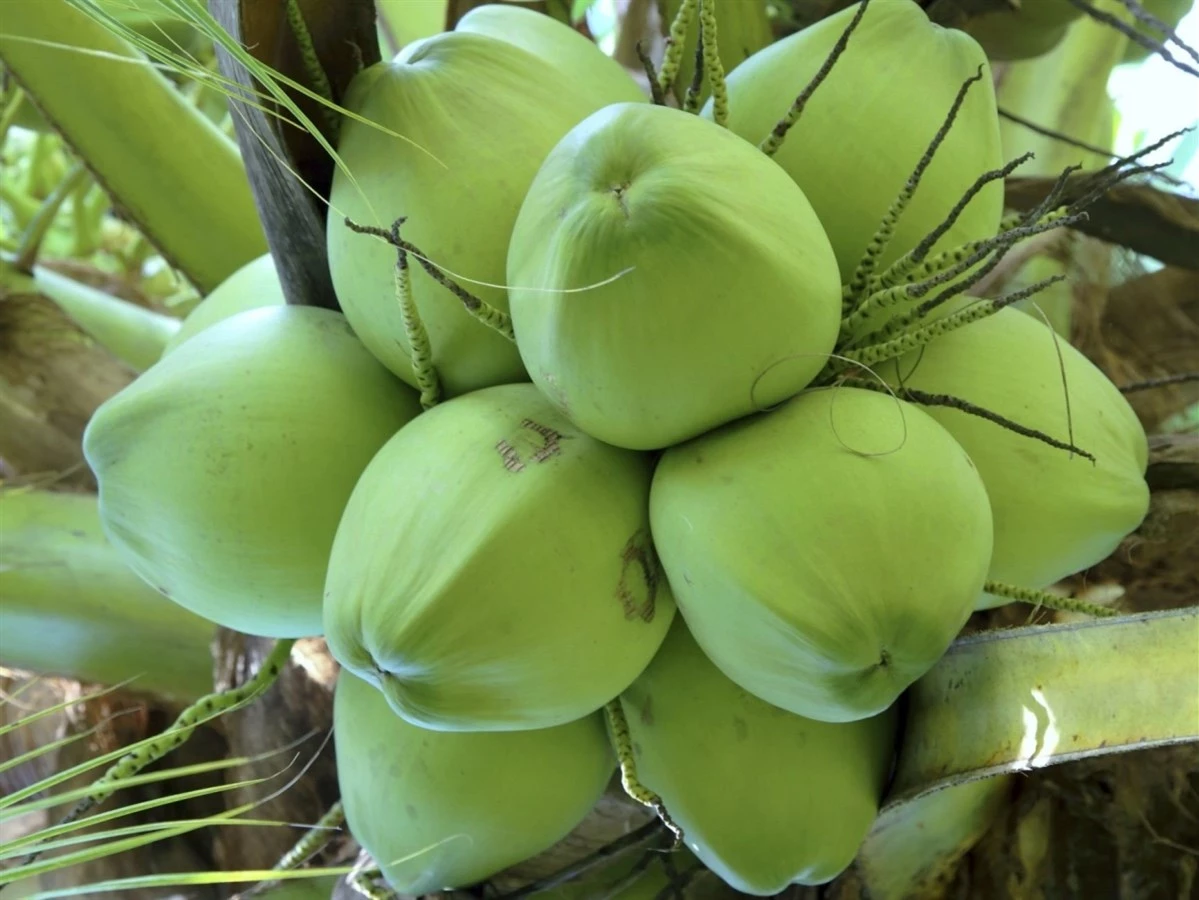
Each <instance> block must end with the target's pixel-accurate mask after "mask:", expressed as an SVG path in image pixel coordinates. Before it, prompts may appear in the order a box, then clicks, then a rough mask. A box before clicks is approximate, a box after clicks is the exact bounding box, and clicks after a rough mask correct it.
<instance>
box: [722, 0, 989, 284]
mask: <svg viewBox="0 0 1199 900" xmlns="http://www.w3.org/2000/svg"><path fill="white" fill-rule="evenodd" d="M856 12H857V5H856V4H855V5H854V6H852V7H849V8H848V9H845V10H843V11H841V12H839V13H837V14H835V15H832V16H829V17H828V18H825V19H822V20H821V21H819V22H817V23H815V24H814V25H810V26H809V27H807V28H805V29H803V30H802V31H798V32H796V33H795V34H793V35H790V36H788V37H786V38H783V39H782V40H780V41H777V42H776V43H774V44H771V45H770V46H769V47H767V48H765V49H764V50H761V51H759V52H758V53H755V54H754V55H753V56H751V57H750V58H749V59H747V60H746V61H745V62H744V63H742V64H741V65H740V66H738V67H737V68H736V69H734V70H733V72H731V73H730V75H729V78H728V91H729V108H730V115H729V122H728V124H729V127H730V128H731V129H732V130H733V131H734V132H736V133H737V134H739V135H741V136H742V137H744V138H746V139H747V140H750V141H752V142H753V143H755V144H758V143H760V142H761V141H762V140H763V139H765V138H766V137H767V135H769V134H770V133H771V130H772V129H773V128H774V127H775V125H776V124H777V123H778V122H779V121H780V120H781V119H782V118H783V117H784V115H786V113H787V112H788V110H789V109H790V107H791V104H792V103H793V102H794V100H795V98H796V97H797V96H799V94H800V92H801V91H802V90H803V89H804V88H805V87H806V86H807V85H808V83H809V82H810V81H811V80H812V78H813V76H814V75H815V74H816V72H817V70H819V68H820V67H821V66H822V65H823V64H824V61H825V59H827V57H828V56H829V53H830V52H831V50H832V49H833V46H834V44H836V42H837V40H838V39H839V38H840V36H841V34H842V32H844V31H845V28H846V26H847V25H848V24H849V23H850V21H851V20H852V19H853V16H854V14H855V13H856ZM980 67H981V68H982V74H983V80H982V82H981V83H978V84H975V85H973V86H972V87H971V89H970V93H969V94H968V95H967V97H966V100H965V103H964V104H963V106H962V109H961V111H960V112H959V113H958V117H957V121H956V122H955V124H954V126H953V128H952V129H951V130H950V132H949V134H948V136H947V137H946V138H945V142H944V143H943V144H942V145H941V147H940V149H939V150H938V152H937V155H936V157H935V158H934V159H933V162H932V164H931V165H930V166H929V167H928V169H927V170H926V171H925V173H924V176H923V179H922V180H921V182H920V187H919V189H918V190H917V191H916V194H915V196H914V198H913V199H912V201H911V203H910V205H909V206H908V208H907V209H906V211H905V212H904V214H903V216H902V218H901V219H900V221H899V224H898V226H897V227H896V229H895V234H894V237H893V239H892V241H891V243H890V244H889V245H888V248H887V250H886V252H885V253H883V255H882V256H881V257H880V262H881V265H882V266H884V267H885V266H886V265H888V264H890V263H891V262H893V261H895V260H896V259H897V258H899V257H900V256H902V255H903V254H904V253H906V252H908V251H909V250H911V249H912V248H913V247H915V246H916V244H918V243H919V242H920V240H921V239H922V238H923V237H924V236H925V235H927V234H928V233H929V232H931V231H932V230H933V229H934V228H935V227H936V226H937V225H939V224H940V223H941V221H942V220H943V219H944V218H945V216H946V214H947V213H948V212H949V210H950V209H951V208H952V207H953V205H954V204H955V203H957V201H958V200H959V199H960V198H961V197H962V195H963V194H964V193H965V192H966V190H967V188H969V187H970V186H971V185H972V184H973V183H974V181H975V179H977V178H978V176H979V175H981V174H982V173H983V172H986V171H988V170H991V169H998V168H999V167H1000V166H1002V165H1003V163H1004V160H1003V159H1002V153H1001V147H1000V141H999V114H998V111H997V109H996V105H995V92H994V90H993V89H992V86H991V73H990V68H989V66H988V64H987V57H986V54H985V53H984V52H983V50H982V48H981V47H979V45H978V44H977V43H976V42H975V41H974V39H973V38H971V37H970V36H969V35H967V34H964V33H963V32H961V31H955V30H952V29H945V28H942V27H941V26H939V25H934V24H933V23H932V22H930V21H929V19H928V16H927V15H926V14H925V13H924V11H923V10H922V9H921V8H920V5H919V4H917V3H913V2H912V0H873V2H872V3H871V4H870V6H869V7H868V8H867V11H866V13H865V15H864V16H863V18H862V21H861V23H860V24H859V25H858V28H857V30H856V31H854V33H853V36H852V37H851V38H850V41H849V44H848V48H847V50H846V52H845V53H844V54H843V55H842V56H841V58H840V59H839V60H838V61H837V63H836V65H835V66H834V67H833V69H832V72H831V73H830V74H829V76H828V78H827V79H826V80H825V81H824V83H823V84H821V85H820V87H819V88H817V90H816V91H815V93H814V94H813V95H812V97H811V99H810V100H809V101H808V104H807V106H806V108H805V110H804V112H803V115H802V116H801V117H800V119H799V121H798V123H797V124H796V125H795V126H794V127H793V128H792V129H791V130H790V132H789V133H788V134H787V137H786V139H785V140H784V142H783V144H782V146H781V148H780V149H779V150H778V152H777V153H776V154H775V155H774V157H773V158H774V159H775V161H776V162H777V163H778V164H779V165H780V166H782V167H783V169H785V170H786V171H787V174H789V175H790V176H791V177H792V178H794V179H795V181H796V182H797V183H798V184H799V186H800V187H801V188H803V191H804V194H805V195H806V196H807V198H808V200H809V201H811V204H812V207H813V208H814V209H815V210H816V214H817V215H818V216H819V217H820V221H821V223H822V224H823V225H824V229H825V231H826V232H828V236H829V240H830V241H831V242H832V245H833V250H834V251H836V254H837V262H838V263H839V264H840V267H841V277H842V278H843V279H845V280H848V278H849V276H850V275H851V274H852V272H853V271H854V269H855V267H856V266H857V264H858V261H859V260H860V259H861V258H862V255H863V252H864V251H865V249H866V247H867V245H868V244H869V243H870V240H871V238H872V236H873V235H874V234H875V232H876V231H877V230H878V227H879V223H880V222H881V221H882V219H883V217H884V216H885V215H886V213H887V210H888V208H889V207H890V206H891V204H892V202H893V201H894V200H895V198H896V196H898V194H899V192H900V190H901V189H902V188H903V186H904V184H905V183H906V182H907V180H908V177H909V176H910V175H911V174H912V171H913V170H914V169H915V168H916V164H917V162H918V161H919V160H920V158H921V156H923V155H924V152H925V150H926V149H927V148H928V145H929V142H930V141H931V140H932V138H933V135H934V134H936V132H937V130H938V129H939V128H940V127H941V125H942V123H943V122H944V120H945V116H946V114H947V113H948V111H949V109H950V107H951V105H952V103H953V99H954V97H955V96H956V95H957V93H958V91H959V90H960V89H961V87H962V84H963V83H964V82H965V81H966V80H967V79H968V78H972V77H974V76H975V75H976V74H978V70H979V68H980ZM703 115H705V116H708V117H711V115H712V103H711V102H709V103H708V104H707V105H706V106H705V107H704V110H703ZM1002 212H1003V186H1002V185H1001V184H999V183H993V184H990V185H988V186H987V187H986V188H984V189H983V190H982V191H981V192H980V193H979V194H978V195H977V196H976V197H975V198H974V199H973V200H972V201H971V202H970V203H969V204H968V205H967V206H966V208H965V210H964V211H963V212H962V214H961V216H960V217H959V218H958V220H957V222H956V223H955V224H954V226H953V227H952V228H950V229H949V230H948V231H947V232H946V234H945V235H944V236H943V237H942V238H941V240H940V241H939V242H938V243H937V244H936V245H935V246H936V247H937V248H939V249H949V248H951V247H954V246H957V245H959V244H962V243H965V242H967V241H974V240H981V239H984V238H988V237H992V236H993V235H994V234H995V233H996V232H997V230H998V227H999V220H1000V216H1001V215H1002Z"/></svg>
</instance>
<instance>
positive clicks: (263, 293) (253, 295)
mask: <svg viewBox="0 0 1199 900" xmlns="http://www.w3.org/2000/svg"><path fill="white" fill-rule="evenodd" d="M286 302H287V298H286V297H285V296H284V295H283V285H282V283H280V281H279V272H278V270H277V269H276V268H275V260H274V259H273V258H272V257H271V255H270V254H269V253H265V254H263V255H262V256H260V257H258V258H257V259H255V260H251V261H250V262H248V263H246V264H245V265H244V266H242V267H241V268H240V269H238V270H237V271H236V272H234V273H233V274H232V275H230V276H229V277H228V278H226V279H225V280H224V281H222V282H221V283H220V284H219V285H217V286H216V287H215V288H213V290H212V292H211V293H210V294H209V295H208V296H207V297H205V298H204V299H203V300H201V301H200V302H199V304H197V305H196V308H195V309H193V310H192V311H191V312H190V313H188V314H187V317H186V318H184V320H183V324H182V325H180V326H179V330H178V331H176V332H175V333H174V335H172V336H171V339H170V340H168V341H167V343H166V349H164V350H163V355H164V356H165V355H166V354H168V353H170V352H171V351H172V350H174V349H175V348H176V347H178V346H179V345H180V344H182V343H183V342H184V341H186V340H188V339H189V338H191V337H193V336H195V335H197V334H199V333H200V332H201V331H203V330H205V329H206V328H209V327H211V326H213V325H215V324H216V323H217V322H223V321H224V320H225V319H228V318H229V317H231V316H235V315H237V314H238V313H239V312H245V311H246V310H248V309H259V308H261V307H263V306H282V305H283V304H285V303H286Z"/></svg>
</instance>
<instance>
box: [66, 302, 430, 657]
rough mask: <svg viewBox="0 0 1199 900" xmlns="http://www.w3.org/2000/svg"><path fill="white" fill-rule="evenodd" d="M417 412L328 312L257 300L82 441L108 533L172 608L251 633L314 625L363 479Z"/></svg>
mask: <svg viewBox="0 0 1199 900" xmlns="http://www.w3.org/2000/svg"><path fill="white" fill-rule="evenodd" d="M419 412H420V404H419V402H418V401H417V397H416V394H415V392H414V391H412V390H411V389H410V388H409V387H407V386H406V385H404V384H402V383H401V382H399V381H397V380H396V379H395V378H394V377H392V375H391V374H390V373H389V372H388V371H387V370H386V369H384V368H383V367H382V366H381V365H379V363H378V362H377V361H376V360H375V359H374V358H373V357H372V356H371V355H370V354H369V353H367V351H366V349H365V348H364V347H363V346H362V344H361V343H360V342H359V341H358V339H357V338H355V337H354V334H353V332H352V331H351V330H350V328H349V325H348V324H347V323H346V321H345V318H344V317H343V316H342V315H340V314H339V313H336V312H333V311H331V310H324V309H316V308H313V307H298V306H277V307H270V308H266V309H256V310H250V311H248V312H243V313H240V314H238V315H236V316H233V317H232V318H229V319H226V320H225V321H223V322H220V323H218V324H216V325H213V326H212V327H211V328H208V329H207V330H205V331H204V332H202V333H201V334H198V335H196V336H195V337H193V338H192V339H191V340H189V341H188V342H187V343H186V344H184V345H183V346H180V347H178V348H177V349H176V350H175V351H174V352H173V353H171V355H170V356H168V357H165V358H164V359H162V360H160V361H159V362H158V363H156V364H155V365H154V366H153V367H152V368H150V369H149V370H147V371H146V372H145V373H143V374H142V375H141V376H140V377H138V379H137V380H136V381H134V382H133V383H132V384H131V385H129V386H128V387H126V388H125V389H124V390H122V391H121V392H120V393H118V394H116V395H115V396H114V397H112V398H111V399H110V400H108V401H106V402H105V403H104V404H103V405H102V406H101V407H100V408H99V409H98V410H97V411H96V413H95V415H93V417H92V419H91V421H90V422H89V423H88V426H87V430H86V431H85V432H84V436H83V451H84V455H85V457H86V458H87V462H88V464H89V465H90V466H91V468H92V471H93V472H94V473H95V475H96V480H97V482H98V484H99V496H100V517H101V521H102V523H103V527H104V531H105V533H106V534H107V536H108V538H109V540H110V541H112V543H113V545H114V546H115V547H116V549H117V551H118V552H119V553H120V554H121V555H122V556H123V557H124V558H125V561H126V562H127V563H128V565H129V566H130V567H131V568H132V569H133V570H134V571H135V572H137V574H138V575H140V576H141V577H142V578H143V579H145V580H146V581H147V582H149V583H150V584H151V585H152V586H154V587H156V588H157V589H158V590H159V591H160V592H161V593H163V594H165V595H166V596H167V597H170V598H171V599H172V600H174V601H175V602H176V603H178V604H179V605H180V606H183V607H185V608H187V609H190V610H191V611H192V612H195V613H197V614H199V615H201V616H203V617H204V618H206V619H208V620H210V621H212V622H216V623H217V624H219V625H223V626H225V627H226V628H233V629H236V630H237V631H242V632H245V633H247V634H254V635H262V636H266V637H279V638H284V637H304V636H312V635H319V634H320V633H321V595H322V588H323V586H324V577H325V566H326V564H327V562H328V560H329V551H330V548H331V547H332V545H333V535H334V532H335V531H336V530H337V523H338V520H339V519H340V517H341V513H342V509H343V508H344V506H345V503H346V501H347V500H348V499H349V497H350V491H351V490H352V488H353V487H354V483H355V482H356V481H357V480H358V476H359V475H360V474H361V473H362V470H363V469H364V468H365V467H366V464H367V463H368V462H370V459H371V457H372V456H374V454H375V452H376V451H377V450H378V449H379V448H380V447H381V446H383V444H384V443H385V442H386V441H387V439H388V438H390V437H391V436H392V435H393V434H395V432H396V431H397V430H399V428H400V426H401V425H403V424H404V423H405V422H407V421H408V420H409V419H411V418H412V417H414V416H415V415H417V414H418V413H419Z"/></svg>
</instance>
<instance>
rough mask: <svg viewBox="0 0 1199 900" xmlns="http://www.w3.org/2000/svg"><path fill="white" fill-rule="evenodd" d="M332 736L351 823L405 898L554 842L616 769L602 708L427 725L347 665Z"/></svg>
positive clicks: (472, 878) (472, 879)
mask: <svg viewBox="0 0 1199 900" xmlns="http://www.w3.org/2000/svg"><path fill="white" fill-rule="evenodd" d="M333 740H334V743H335V746H336V750H337V780H338V783H339V785H340V787H341V800H342V804H343V806H344V808H345V813H346V824H348V825H349V827H350V833H351V834H352V835H353V836H354V839H355V840H356V841H358V843H359V844H360V845H361V846H362V847H363V848H364V849H365V850H366V851H367V852H368V853H370V855H371V856H372V857H373V858H374V860H375V862H376V863H377V864H378V866H379V868H380V869H381V870H382V872H383V875H384V877H385V878H386V879H387V881H388V882H389V883H390V884H391V886H392V887H393V888H395V889H396V890H397V891H399V892H400V893H402V894H404V895H405V896H416V895H424V894H428V893H433V892H436V891H440V890H443V889H452V888H460V887H467V886H469V885H471V884H474V883H476V882H478V881H482V880H483V879H485V878H489V877H490V876H492V875H494V874H496V873H497V872H499V871H501V870H503V869H505V868H507V867H508V866H511V865H515V864H516V863H519V862H522V861H524V860H525V859H528V858H529V857H531V856H536V855H537V854H538V853H541V852H543V851H545V850H547V849H549V847H550V846H552V845H553V844H555V843H557V842H558V841H559V840H561V839H562V838H564V837H565V836H566V835H567V834H568V833H569V832H570V831H571V830H572V829H573V828H574V827H575V826H576V825H578V824H579V823H580V822H581V821H582V820H583V819H584V818H585V817H586V815H587V813H588V812H589V811H590V810H591V808H592V807H593V806H594V805H595V804H596V802H597V801H598V800H599V798H600V795H601V794H603V792H604V788H605V787H607V784H608V781H609V779H610V778H611V777H612V773H613V771H614V769H615V767H616V766H615V763H616V760H615V758H614V756H613V754H612V750H611V748H610V747H609V745H608V741H607V736H606V734H605V732H604V722H603V718H602V716H600V715H599V714H594V715H590V716H586V717H584V718H581V719H578V720H576V721H573V722H569V723H566V724H564V725H559V726H557V727H555V728H546V729H538V730H535V731H517V732H473V733H453V732H444V731H429V730H427V729H424V728H420V727H418V726H416V725H412V724H411V723H409V722H407V721H405V720H404V719H402V718H401V717H399V716H397V715H395V713H394V712H392V710H391V709H390V708H388V705H387V700H386V699H385V698H384V697H383V695H382V694H381V693H379V691H377V690H375V688H374V687H372V686H371V685H370V684H368V683H367V682H365V681H363V680H361V679H359V678H356V677H354V676H353V675H352V674H351V673H349V672H346V671H344V670H343V671H342V672H341V673H340V674H339V675H338V678H337V688H336V692H335V695H334V701H333Z"/></svg>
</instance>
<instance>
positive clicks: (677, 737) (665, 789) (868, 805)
mask: <svg viewBox="0 0 1199 900" xmlns="http://www.w3.org/2000/svg"><path fill="white" fill-rule="evenodd" d="M621 705H622V707H623V708H624V712H625V717H626V719H627V720H628V723H629V731H630V734H631V735H632V738H633V745H634V747H635V754H636V761H637V775H638V777H639V778H640V780H641V782H642V783H643V784H644V785H645V786H646V787H647V788H649V789H650V790H652V791H655V792H657V793H658V795H659V796H661V798H662V802H663V803H664V804H665V806H666V809H667V811H668V812H669V813H670V815H671V817H672V818H673V819H674V820H675V822H677V823H678V825H679V827H680V828H682V830H683V839H684V842H685V843H686V845H687V846H688V847H689V848H690V849H691V850H693V851H694V852H695V854H696V855H697V856H698V857H699V858H700V859H701V860H703V862H704V864H705V865H707V866H708V867H709V868H710V869H712V871H714V872H715V873H716V874H718V875H719V876H720V877H721V878H723V879H724V880H725V881H726V882H727V883H728V884H730V885H731V886H732V887H734V888H735V889H736V890H738V891H741V892H743V893H746V894H751V895H754V896H758V897H767V896H771V895H774V894H777V893H779V892H781V891H782V890H784V889H785V888H786V887H787V885H789V884H807V885H814V884H825V883H827V882H829V881H832V880H833V879H834V878H836V877H837V875H839V874H840V873H841V872H843V871H844V870H845V869H846V867H847V866H848V865H849V864H850V863H851V862H852V861H853V858H854V855H855V854H856V853H857V851H858V847H859V846H860V845H861V843H862V840H863V838H865V836H866V833H867V831H869V829H870V825H871V823H872V822H873V821H874V817H875V814H876V813H877V812H878V806H879V801H880V800H881V798H882V792H883V787H884V785H885V783H886V778H887V773H888V772H889V770H890V766H891V758H892V755H893V753H894V746H895V744H894V742H895V726H896V720H897V717H896V715H895V711H894V709H889V710H887V711H886V712H884V713H882V714H881V715H878V716H875V717H873V718H869V719H863V720H861V721H858V722H850V723H842V724H830V723H827V722H817V721H813V720H812V719H805V718H803V717H802V716H797V715H793V714H791V713H789V712H786V711H785V710H782V709H779V708H778V707H776V706H771V705H770V704H769V703H765V702H764V701H762V700H760V699H759V698H757V697H755V696H754V695H752V694H750V693H748V692H747V691H745V690H743V689H742V688H740V687H739V686H738V685H736V684H735V683H733V682H732V681H730V680H729V679H728V678H726V677H725V676H724V675H723V674H721V672H720V670H719V669H718V668H716V666H714V665H713V664H712V663H711V661H710V660H709V659H708V658H707V657H706V656H705V655H704V652H703V651H702V650H701V649H700V647H699V645H698V644H697V643H696V642H695V639H694V638H693V637H692V636H691V634H690V632H689V631H688V630H687V628H686V626H685V625H684V624H683V621H682V619H680V620H678V621H677V622H676V623H675V625H674V627H673V628H672V629H671V630H670V633H669V634H668V635H667V637H666V642H665V643H664V644H663V646H662V650H661V652H660V653H659V654H658V655H657V656H656V657H654V661H653V662H652V663H650V665H649V668H648V669H646V671H645V673H644V674H642V676H641V677H640V678H639V679H637V681H636V682H634V684H633V685H632V686H631V687H630V688H629V689H628V690H627V691H625V692H624V694H622V695H621Z"/></svg>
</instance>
